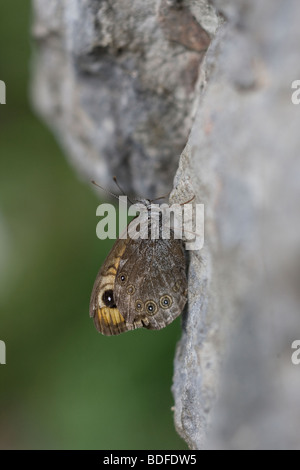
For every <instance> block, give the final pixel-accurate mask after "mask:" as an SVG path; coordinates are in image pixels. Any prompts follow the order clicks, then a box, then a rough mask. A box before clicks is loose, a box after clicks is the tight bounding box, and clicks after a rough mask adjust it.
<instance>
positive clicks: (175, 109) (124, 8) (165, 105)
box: [33, 0, 214, 197]
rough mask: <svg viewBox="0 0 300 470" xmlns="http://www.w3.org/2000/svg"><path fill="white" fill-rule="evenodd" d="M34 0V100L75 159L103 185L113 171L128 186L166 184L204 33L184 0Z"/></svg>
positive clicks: (186, 123)
mask: <svg viewBox="0 0 300 470" xmlns="http://www.w3.org/2000/svg"><path fill="white" fill-rule="evenodd" d="M33 4H34V13H35V21H34V27H33V33H34V37H35V42H36V44H37V51H38V53H37V55H36V61H35V73H34V81H33V99H34V103H35V107H36V109H37V110H38V111H39V112H40V113H41V114H42V115H43V116H44V117H45V118H46V119H47V121H48V123H49V124H50V125H51V127H52V128H53V129H54V131H55V133H56V134H57V136H58V137H59V139H60V141H61V142H62V144H63V145H64V147H65V148H66V150H67V153H68V155H69V156H70V158H71V160H72V161H73V163H74V164H75V166H76V167H77V168H78V169H79V171H80V172H81V173H82V174H84V175H86V176H87V177H89V178H93V179H96V180H97V181H98V182H100V183H101V184H102V185H104V186H105V187H108V186H111V184H112V176H113V175H116V176H117V177H118V181H119V182H120V184H121V185H122V186H123V187H124V188H125V190H126V191H130V190H133V191H134V192H135V193H136V194H138V195H139V194H141V195H142V196H144V197H154V196H160V195H162V194H165V193H166V192H167V190H170V189H171V187H172V180H173V178H174V174H175V172H176V169H177V165H178V160H179V156H180V153H181V151H182V149H183V148H184V145H185V143H186V140H187V137H188V134H189V131H190V128H191V124H192V116H193V103H194V101H195V98H196V97H197V82H198V74H199V64H200V63H201V60H202V58H203V55H204V53H205V51H206V49H207V47H208V45H209V42H210V36H209V34H208V33H207V32H206V31H205V30H204V29H203V28H202V27H201V26H200V23H199V22H198V21H197V20H196V18H195V16H194V15H193V14H192V13H191V10H190V9H189V7H188V6H186V5H181V6H180V8H179V9H178V8H177V6H176V5H174V6H173V5H172V4H171V5H170V4H169V3H168V2H167V0H161V1H159V2H157V1H155V0H149V1H147V2H144V1H143V0H134V1H131V2H124V1H122V0H117V1H114V2H110V1H108V0H102V1H100V0H73V1H72V2H69V1H67V0H59V1H57V0H52V1H47V2H46V1H45V0H35V1H34V2H33ZM200 13H201V11H200ZM196 15H197V16H198V17H199V16H200V15H199V11H198V12H196ZM206 17H207V13H206ZM204 20H205V17H204ZM209 26H210V30H211V31H212V30H213V28H214V26H213V25H212V24H210V25H209Z"/></svg>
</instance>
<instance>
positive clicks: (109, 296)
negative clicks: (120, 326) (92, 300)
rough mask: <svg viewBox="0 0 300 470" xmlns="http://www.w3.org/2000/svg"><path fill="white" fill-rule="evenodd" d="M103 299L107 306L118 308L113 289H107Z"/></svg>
mask: <svg viewBox="0 0 300 470" xmlns="http://www.w3.org/2000/svg"><path fill="white" fill-rule="evenodd" d="M102 300H103V302H104V305H105V306H106V307H110V308H117V306H116V304H115V300H114V293H113V291H112V290H106V291H105V292H104V294H103V295H102Z"/></svg>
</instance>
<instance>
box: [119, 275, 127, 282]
mask: <svg viewBox="0 0 300 470" xmlns="http://www.w3.org/2000/svg"><path fill="white" fill-rule="evenodd" d="M118 279H119V282H121V284H125V282H126V281H127V275H126V274H119V277H118Z"/></svg>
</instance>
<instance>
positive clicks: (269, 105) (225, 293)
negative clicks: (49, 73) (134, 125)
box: [173, 0, 300, 449]
mask: <svg viewBox="0 0 300 470" xmlns="http://www.w3.org/2000/svg"><path fill="white" fill-rule="evenodd" d="M214 3H215V4H216V6H217V8H218V7H219V8H220V9H221V13H222V14H223V15H224V16H225V17H226V18H227V23H226V24H224V25H223V27H221V28H220V30H219V31H218V33H217V35H216V38H215V39H214V41H213V43H212V45H211V47H210V50H209V52H208V54H207V57H206V59H205V63H204V64H203V66H202V73H203V82H202V83H203V86H204V88H203V92H202V95H201V99H200V102H199V108H198V114H197V117H196V120H195V123H194V125H193V128H192V132H191V135H190V138H189V142H188V146H187V148H186V150H185V152H184V155H183V158H182V161H181V165H180V167H179V170H178V172H177V175H176V178H175V183H176V185H177V188H178V190H177V191H179V193H180V191H181V190H182V188H183V187H187V185H189V186H190V191H192V192H194V194H196V195H197V202H204V204H205V249H203V250H201V252H199V253H191V264H190V273H189V289H190V290H189V309H188V313H187V314H186V317H185V318H184V323H183V334H182V339H181V341H180V343H179V345H178V348H177V354H176V358H175V375H174V384H173V393H174V397H175V404H176V405H175V423H176V427H177V429H178V431H179V433H180V434H181V435H182V436H183V438H184V439H185V440H186V441H187V442H188V443H189V446H190V447H191V448H193V449H198V448H203V447H208V448H225V449H228V448H233V449H244V448H250V449H251V448H252V449H253V448H260V449H266V448H275V449H282V448H299V435H300V419H299V418H300V400H299V393H298V391H299V389H300V369H299V367H300V366H298V368H297V366H296V365H293V364H292V362H291V355H292V352H293V350H292V349H291V344H292V341H293V340H295V339H299V335H300V319H299V279H300V276H299V272H300V271H299V266H300V264H299V261H300V258H299V253H300V243H299V242H300V239H299V233H300V232H299V229H300V226H299V224H300V218H299V208H298V201H299V200H300V159H299V150H300V140H299V131H298V129H299V126H300V108H299V107H297V106H295V105H293V104H292V102H291V94H292V90H291V83H292V81H293V80H295V79H297V78H299V77H300V60H299V59H300V57H299V55H300V54H299V48H298V47H296V44H297V43H299V40H300V32H299V27H298V21H297V18H298V15H299V13H300V6H299V3H297V2H295V1H291V2H286V3H284V4H283V3H282V2H280V1H266V2H258V1H251V2H250V1H247V0H240V1H238V2H236V1H229V0H228V1H226V2H223V1H218V2H214ZM180 197H181V196H180ZM208 430H209V432H208ZM207 436H208V437H207Z"/></svg>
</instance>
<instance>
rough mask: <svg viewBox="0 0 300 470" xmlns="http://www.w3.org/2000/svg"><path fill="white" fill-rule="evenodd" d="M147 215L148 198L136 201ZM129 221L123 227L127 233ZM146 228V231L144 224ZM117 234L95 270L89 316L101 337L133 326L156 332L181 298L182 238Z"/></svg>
mask: <svg viewBox="0 0 300 470" xmlns="http://www.w3.org/2000/svg"><path fill="white" fill-rule="evenodd" d="M141 202H142V204H144V205H145V207H146V209H147V212H148V214H149V220H150V214H151V201H149V200H142V201H141ZM133 222H134V221H131V222H130V223H129V225H128V231H129V230H130V225H131V224H132V223H133ZM148 229H149V231H151V227H150V222H149V227H148ZM170 233H171V237H170V239H163V238H162V237H161V230H160V236H159V238H157V239H151V233H150V236H149V238H146V239H144V238H137V239H135V238H130V237H128V238H126V239H123V238H122V239H121V238H119V239H118V240H117V241H116V242H115V244H114V245H113V247H112V249H111V251H110V253H109V254H108V256H107V258H106V260H105V261H104V264H103V266H102V267H101V269H100V270H99V272H98V275H97V277H96V280H95V283H94V287H93V290H92V295H91V300H90V316H91V317H92V318H93V319H94V324H95V327H96V329H97V330H98V331H99V332H100V333H102V334H104V335H108V336H109V335H118V334H120V333H123V332H125V331H130V330H135V329H137V328H147V329H150V330H160V329H161V328H164V327H165V326H167V325H169V324H170V323H171V322H172V321H173V320H174V319H175V318H177V317H178V316H179V315H180V314H181V312H182V311H183V308H184V306H185V304H186V302H187V277H186V260H185V253H184V246H183V242H182V240H179V239H175V238H174V232H172V230H171V232H170Z"/></svg>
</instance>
